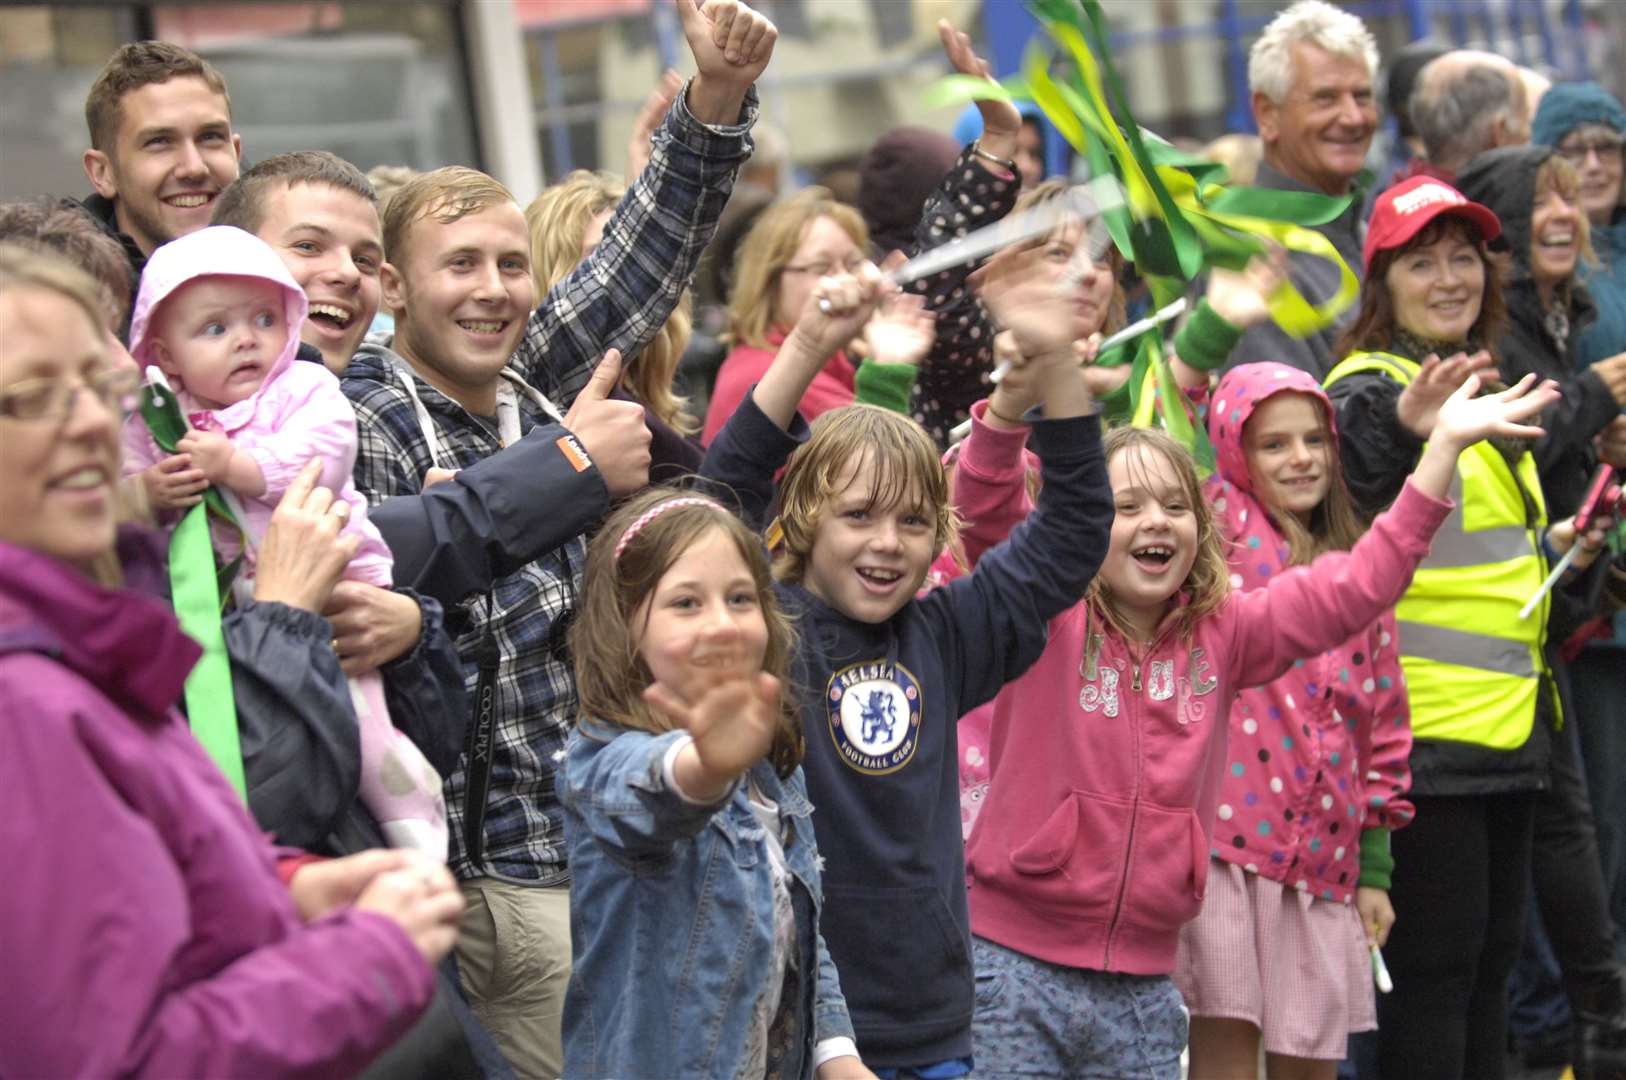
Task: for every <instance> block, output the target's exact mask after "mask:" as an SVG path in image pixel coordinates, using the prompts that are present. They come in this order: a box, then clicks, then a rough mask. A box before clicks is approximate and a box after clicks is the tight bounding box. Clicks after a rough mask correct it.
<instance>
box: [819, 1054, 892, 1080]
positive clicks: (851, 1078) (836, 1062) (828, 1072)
mask: <svg viewBox="0 0 1626 1080" xmlns="http://www.w3.org/2000/svg"><path fill="white" fill-rule="evenodd" d="M814 1076H815V1077H817V1080H877V1077H876V1075H875V1074H874V1073H873V1072H871V1071H870V1069H869V1066H867V1065H865V1064H864V1063H863V1062H862V1061H860V1060H858V1059H857V1058H855V1057H853V1056H852V1055H851V1054H844V1055H843V1056H841V1057H834V1058H831V1059H830V1060H829V1061H826V1062H825V1063H824V1064H823V1065H820V1066H819V1067H818V1068H817V1069H816V1070H814Z"/></svg>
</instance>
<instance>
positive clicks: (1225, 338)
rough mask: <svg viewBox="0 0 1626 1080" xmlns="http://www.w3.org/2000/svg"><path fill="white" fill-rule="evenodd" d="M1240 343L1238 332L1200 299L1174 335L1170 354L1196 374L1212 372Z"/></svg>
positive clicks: (1239, 331)
mask: <svg viewBox="0 0 1626 1080" xmlns="http://www.w3.org/2000/svg"><path fill="white" fill-rule="evenodd" d="M1241 340H1242V331H1241V330H1239V329H1237V328H1236V327H1235V326H1232V325H1231V324H1230V323H1228V322H1226V321H1225V318H1224V316H1222V315H1220V313H1219V312H1217V311H1215V310H1214V309H1213V308H1211V307H1209V306H1208V301H1207V300H1203V301H1201V302H1200V303H1199V304H1198V305H1197V310H1196V311H1194V312H1192V313H1191V318H1189V319H1187V320H1186V325H1184V326H1182V327H1181V328H1180V332H1179V333H1178V334H1176V335H1174V351H1175V354H1176V355H1177V356H1179V357H1180V359H1181V360H1184V361H1185V362H1186V363H1187V364H1189V365H1190V366H1192V367H1194V368H1196V369H1197V370H1199V371H1213V370H1214V369H1215V368H1217V367H1221V366H1222V365H1224V363H1225V361H1226V360H1227V359H1228V358H1229V357H1230V355H1231V350H1232V349H1234V348H1236V343H1237V342H1239V341H1241Z"/></svg>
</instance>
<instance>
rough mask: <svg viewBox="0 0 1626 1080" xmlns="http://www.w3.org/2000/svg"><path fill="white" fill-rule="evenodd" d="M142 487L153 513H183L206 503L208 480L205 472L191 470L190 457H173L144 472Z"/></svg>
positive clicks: (178, 455) (184, 455)
mask: <svg viewBox="0 0 1626 1080" xmlns="http://www.w3.org/2000/svg"><path fill="white" fill-rule="evenodd" d="M141 484H142V486H143V487H145V488H146V489H147V502H148V503H149V504H151V506H152V508H153V509H154V510H184V509H186V508H187V507H189V506H196V505H197V504H198V503H200V502H202V501H203V492H204V491H205V490H206V489H207V488H208V487H209V478H208V477H207V476H205V475H204V474H203V470H202V469H194V468H193V467H192V457H191V455H189V454H171V455H170V456H169V457H167V458H165V459H164V460H162V461H160V462H158V464H156V465H153V466H152V467H150V468H148V469H144V470H142V473H141Z"/></svg>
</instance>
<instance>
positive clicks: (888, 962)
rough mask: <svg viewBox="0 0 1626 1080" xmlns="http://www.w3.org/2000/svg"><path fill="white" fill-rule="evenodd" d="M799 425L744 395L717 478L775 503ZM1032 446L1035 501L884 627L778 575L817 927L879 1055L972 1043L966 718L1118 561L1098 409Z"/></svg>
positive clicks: (956, 1050)
mask: <svg viewBox="0 0 1626 1080" xmlns="http://www.w3.org/2000/svg"><path fill="white" fill-rule="evenodd" d="M794 430H795V433H794V434H787V433H785V432H783V431H781V430H780V429H779V428H778V427H777V426H776V425H774V423H773V422H772V421H770V420H769V419H768V418H767V417H766V416H764V415H763V413H762V411H761V410H760V409H758V408H757V406H756V403H755V402H754V401H753V400H752V398H751V397H750V395H747V396H746V398H745V400H744V402H743V403H742V404H741V405H740V408H739V410H738V411H736V412H735V414H734V416H733V418H732V419H730V420H729V422H728V424H727V426H725V427H724V428H723V430H722V431H721V432H720V433H719V434H718V436H717V439H716V440H715V442H714V443H713V444H712V447H711V449H710V450H709V451H708V453H707V456H706V462H705V465H704V467H703V468H702V474H703V475H704V476H705V477H706V478H708V479H710V480H715V481H722V482H723V483H726V484H727V485H729V486H730V487H732V488H733V489H734V491H735V492H736V493H737V494H738V495H739V496H740V498H741V500H742V502H743V503H744V504H745V506H746V509H747V511H748V513H753V514H760V513H761V512H762V510H763V508H765V507H766V506H767V504H768V502H769V499H770V498H771V485H772V476H773V474H774V472H775V471H776V470H777V469H778V468H779V466H780V465H781V464H782V463H783V462H784V460H785V458H786V457H787V456H788V455H789V453H790V451H791V450H793V449H794V448H795V446H796V445H797V443H798V442H799V441H800V439H799V436H800V434H801V432H802V431H804V430H805V428H804V427H803V426H802V425H800V424H798V425H797V426H796V428H795V429H794ZM1033 447H1034V449H1035V450H1036V451H1037V452H1038V454H1039V457H1040V459H1041V460H1042V462H1043V488H1042V490H1041V493H1040V496H1039V502H1038V506H1037V507H1036V508H1035V510H1034V511H1033V513H1032V514H1031V515H1029V517H1028V518H1027V520H1026V521H1025V522H1023V523H1022V524H1021V525H1020V526H1018V527H1017V529H1016V530H1015V532H1013V533H1012V534H1011V537H1010V539H1009V540H1008V541H1007V542H1006V543H1004V544H1001V545H1000V546H999V547H997V548H995V549H994V550H992V551H990V552H989V553H988V554H987V555H985V556H983V558H982V560H981V561H980V562H979V563H978V564H977V569H976V572H975V573H973V574H971V575H969V576H967V577H964V578H961V579H959V580H957V581H954V582H951V583H950V584H948V585H946V586H944V587H942V588H939V589H936V590H934V591H932V592H930V593H928V594H927V595H925V596H924V597H920V598H918V599H915V600H911V601H910V602H909V603H907V604H905V605H904V606H903V608H902V609H900V610H899V611H898V613H897V614H895V615H894V616H892V618H891V619H889V620H887V621H886V622H884V623H879V624H870V623H862V622H857V621H855V620H852V619H849V618H847V617H846V616H844V615H842V614H841V613H839V612H837V611H835V610H834V609H832V608H830V607H828V606H827V605H825V604H824V603H823V602H822V601H820V600H819V599H817V598H816V597H814V596H813V595H812V594H811V593H809V592H808V591H807V590H806V589H803V588H801V587H799V586H795V585H781V586H780V587H779V599H780V603H781V604H782V605H783V606H784V607H785V609H786V610H787V611H789V612H791V613H792V614H794V615H795V616H796V618H797V629H798V632H799V638H800V640H799V648H798V655H797V657H796V663H795V666H794V669H793V678H794V683H795V691H796V692H797V693H799V694H800V695H801V713H802V725H803V730H804V733H805V735H806V738H807V756H806V757H805V759H804V760H803V762H802V769H803V771H804V773H805V774H806V776H807V787H808V792H809V794H810V795H811V796H812V799H813V806H814V812H813V825H814V831H815V832H816V833H817V834H818V843H819V851H820V853H821V854H822V855H823V856H824V859H825V869H824V896H825V904H824V912H823V916H822V919H821V922H820V926H821V929H822V930H823V933H824V939H825V943H826V944H827V946H828V947H829V950H830V955H831V957H832V958H833V959H834V960H835V963H836V969H837V971H839V972H840V976H841V987H842V991H843V993H844V994H845V996H846V998H847V1007H848V1011H849V1013H850V1014H851V1017H852V1022H853V1028H854V1030H855V1031H856V1032H857V1041H858V1049H859V1053H860V1054H861V1055H862V1056H863V1059H864V1062H865V1064H867V1065H869V1066H871V1067H877V1066H903V1067H908V1066H922V1065H930V1064H933V1063H936V1062H939V1061H946V1060H949V1059H952V1058H960V1057H969V1056H970V1055H971V1012H972V1001H973V983H972V970H971V929H970V919H969V916H968V914H967V909H966V891H965V849H964V844H963V842H962V840H961V835H960V788H959V743H958V740H957V738H956V734H955V726H956V722H957V721H958V720H959V718H960V716H961V715H962V714H963V713H965V712H966V711H968V710H970V709H973V708H975V707H976V706H978V705H981V704H983V703H984V702H986V701H989V700H991V699H992V698H993V697H994V695H995V694H997V693H998V692H999V690H1000V688H1001V687H1002V686H1004V685H1005V683H1007V682H1009V681H1010V680H1012V679H1015V678H1017V677H1018V676H1020V675H1021V674H1022V673H1023V672H1024V671H1026V670H1027V669H1028V667H1030V666H1031V665H1032V664H1033V662H1034V661H1035V660H1037V659H1038V658H1039V654H1040V653H1041V652H1042V651H1043V650H1044V645H1045V635H1046V626H1047V624H1048V623H1049V621H1050V619H1051V618H1053V617H1054V616H1056V615H1058V614H1060V613H1061V612H1062V611H1064V610H1066V609H1067V608H1068V607H1070V606H1071V605H1073V604H1075V603H1077V602H1078V600H1079V598H1080V597H1081V596H1083V594H1084V590H1085V587H1086V586H1087V585H1088V584H1089V582H1090V579H1091V578H1092V577H1094V576H1095V572H1096V569H1097V568H1098V567H1099V566H1100V564H1101V560H1102V559H1103V558H1104V557H1105V556H1106V551H1107V542H1108V537H1109V534H1110V531H1111V527H1112V516H1113V509H1112V500H1111V494H1110V490H1109V488H1108V484H1107V476H1106V468H1105V465H1104V463H1103V460H1102V451H1101V428H1100V423H1099V421H1098V420H1097V419H1096V418H1094V417H1079V418H1076V419H1066V420H1043V419H1041V420H1037V421H1035V422H1034V424H1033Z"/></svg>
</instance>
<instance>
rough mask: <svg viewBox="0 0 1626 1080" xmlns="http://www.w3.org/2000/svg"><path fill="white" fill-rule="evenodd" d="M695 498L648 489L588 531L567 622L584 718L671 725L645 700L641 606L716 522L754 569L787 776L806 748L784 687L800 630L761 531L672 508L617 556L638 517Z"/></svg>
mask: <svg viewBox="0 0 1626 1080" xmlns="http://www.w3.org/2000/svg"><path fill="white" fill-rule="evenodd" d="M692 497H693V493H692V492H687V491H682V490H680V489H677V488H672V487H653V488H649V489H646V490H645V491H643V492H642V493H641V494H638V495H636V496H634V497H632V498H631V499H628V500H627V501H626V502H624V503H622V504H621V506H620V507H619V508H618V509H617V510H616V512H615V513H614V514H612V515H610V519H609V520H608V521H606V522H605V523H604V527H603V528H602V529H601V530H599V533H598V535H597V536H595V537H594V538H593V542H592V544H591V545H590V546H589V548H588V550H587V568H586V570H585V571H584V572H583V574H582V588H581V596H582V604H581V608H580V613H579V614H578V616H577V618H576V621H575V623H574V624H573V625H572V626H571V628H570V652H571V655H572V656H573V657H574V661H575V668H576V692H577V696H578V698H579V699H580V701H581V710H582V716H583V718H585V719H591V720H597V721H604V722H606V723H610V724H615V725H618V726H620V727H624V728H631V729H633V730H636V731H648V732H653V733H656V734H660V733H664V732H667V731H671V730H673V727H672V723H671V721H670V720H668V719H667V717H666V716H665V714H664V713H661V712H660V711H659V710H656V709H654V708H651V707H650V706H649V704H648V703H647V702H645V701H644V697H643V694H644V691H645V690H646V689H647V688H648V687H649V685H650V683H652V682H653V681H654V676H653V674H652V673H651V672H650V670H649V666H648V665H647V664H645V663H644V660H643V657H642V656H641V655H639V642H640V640H641V639H642V637H643V631H644V627H645V626H646V625H647V620H648V612H647V611H644V612H640V610H639V609H640V608H641V607H642V606H643V604H644V603H645V601H647V600H648V599H649V598H650V597H651V596H653V595H654V593H655V590H656V588H657V587H658V586H659V585H660V582H661V579H662V578H663V577H665V576H666V572H667V571H668V570H670V569H671V568H672V564H673V563H675V562H677V560H678V559H679V558H681V557H682V555H683V553H684V552H685V551H687V550H688V549H689V548H690V547H691V546H692V545H694V544H695V543H697V542H698V541H700V540H701V539H702V538H704V537H705V536H706V535H707V534H709V533H711V532H712V531H713V530H720V531H721V532H722V533H723V535H725V536H727V537H728V539H729V540H730V541H731V542H732V543H733V544H734V547H735V549H736V550H737V551H738V552H739V554H740V558H741V559H743V560H744V562H745V565H746V567H747V568H748V569H749V570H750V572H751V581H752V583H753V584H754V585H755V587H756V595H757V604H758V605H759V606H760V607H761V609H762V618H763V621H764V622H765V623H766V624H767V627H768V648H767V651H766V652H765V653H764V655H763V658H762V670H763V671H765V672H767V673H768V674H769V675H772V676H774V677H775V678H776V679H778V680H779V682H780V684H781V686H783V687H784V693H783V694H782V695H781V697H780V716H779V726H778V729H777V730H776V731H775V732H774V739H773V745H772V747H771V748H770V749H769V751H768V760H769V761H770V762H771V763H772V765H773V767H774V770H775V771H776V772H777V773H778V774H779V775H780V776H781V777H785V776H789V775H790V774H791V772H793V771H794V770H795V769H796V767H797V765H799V764H801V760H802V752H803V749H804V743H803V739H802V725H801V720H800V718H799V717H798V715H797V706H796V695H795V694H794V693H792V692H791V690H790V666H791V660H792V658H793V656H794V654H795V644H796V634H795V630H794V628H793V627H792V625H791V622H790V619H789V618H788V617H787V616H786V615H785V614H784V612H783V611H781V610H780V608H779V604H778V601H777V600H776V599H775V596H774V590H773V574H772V571H771V570H770V569H769V566H768V555H767V552H766V551H765V550H764V549H763V547H762V540H761V538H760V537H758V536H757V535H756V534H755V533H753V532H752V531H751V530H750V529H749V528H748V527H747V526H746V525H745V523H744V522H742V521H740V519H739V518H737V517H735V516H734V515H733V514H731V513H729V512H728V511H726V510H723V509H721V508H720V507H718V506H708V505H685V506H674V507H671V508H669V509H667V510H665V511H662V512H661V513H660V514H659V515H658V516H656V517H654V518H653V519H650V520H648V521H646V522H644V523H643V524H642V525H641V526H640V527H639V528H638V530H637V532H636V533H635V534H634V535H633V536H632V538H631V539H630V540H629V541H628V542H627V543H626V546H625V547H624V548H623V549H622V550H621V551H620V553H619V555H618V554H617V552H616V548H617V546H618V545H620V543H621V541H622V538H623V537H624V536H625V534H626V532H627V530H628V529H629V528H631V526H632V525H633V523H634V522H636V521H638V519H639V518H641V517H643V516H644V515H645V514H647V513H649V512H650V511H651V510H654V509H656V508H658V507H660V506H661V505H663V504H665V503H668V502H671V501H672V500H674V499H679V498H692Z"/></svg>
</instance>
